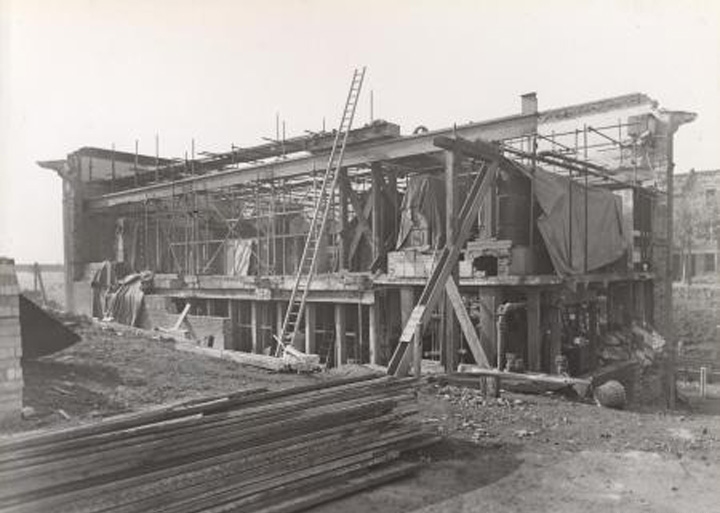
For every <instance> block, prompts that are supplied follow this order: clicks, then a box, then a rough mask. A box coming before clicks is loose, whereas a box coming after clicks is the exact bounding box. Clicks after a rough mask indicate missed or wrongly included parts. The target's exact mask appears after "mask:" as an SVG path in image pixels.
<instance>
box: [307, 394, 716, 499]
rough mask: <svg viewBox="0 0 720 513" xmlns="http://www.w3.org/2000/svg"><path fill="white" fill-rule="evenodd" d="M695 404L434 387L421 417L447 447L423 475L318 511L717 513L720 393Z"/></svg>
mask: <svg viewBox="0 0 720 513" xmlns="http://www.w3.org/2000/svg"><path fill="white" fill-rule="evenodd" d="M692 402H693V410H687V411H683V412H678V413H672V414H668V413H666V412H660V411H654V412H653V411H644V412H635V411H616V410H609V409H603V408H600V407H598V406H595V405H593V404H582V403H578V402H573V401H570V400H566V399H563V398H562V397H557V396H531V395H519V394H509V393H503V394H502V397H501V398H500V399H499V400H496V399H490V400H487V399H485V398H483V397H482V396H480V395H479V394H478V393H477V392H475V391H472V390H467V389H459V388H455V387H441V386H438V385H433V384H428V385H427V386H425V387H424V389H423V390H422V392H421V395H420V403H421V416H422V418H423V422H424V424H425V425H426V426H427V427H428V428H429V429H430V430H433V431H435V432H437V433H439V434H441V435H443V441H442V442H441V443H439V444H438V445H436V446H434V447H432V448H431V449H429V450H425V451H423V452H422V453H420V454H418V455H417V456H416V457H418V458H421V459H422V460H424V461H425V462H426V463H427V464H426V466H425V467H424V468H423V469H422V470H421V471H420V472H419V473H418V474H417V475H416V476H415V477H413V478H409V479H406V480H404V481H398V482H395V483H391V484H388V485H386V486H383V487H381V488H377V489H375V490H371V491H367V492H364V493H361V494H358V495H354V496H352V497H348V498H345V499H343V500H340V501H336V502H334V503H332V504H327V505H325V506H322V507H319V508H316V509H315V510H313V512H314V513H330V512H333V511H352V512H357V513H365V512H367V513H370V512H388V513H401V512H408V511H417V512H418V513H420V512H422V513H439V512H475V511H477V512H480V511H482V512H483V513H487V512H503V513H504V512H508V513H509V512H519V513H523V512H533V513H535V512H538V511H553V512H559V513H565V512H567V513H577V512H584V513H589V512H607V511H619V512H636V511H637V512H675V511H678V512H682V511H693V512H718V511H720V489H718V486H717V483H718V482H720V417H718V416H716V415H717V413H718V411H719V410H718V406H720V395H718V396H716V397H714V398H711V399H707V400H704V401H702V402H701V401H700V400H699V399H693V401H692ZM706 411H707V412H709V413H705V412H706ZM713 412H714V414H713Z"/></svg>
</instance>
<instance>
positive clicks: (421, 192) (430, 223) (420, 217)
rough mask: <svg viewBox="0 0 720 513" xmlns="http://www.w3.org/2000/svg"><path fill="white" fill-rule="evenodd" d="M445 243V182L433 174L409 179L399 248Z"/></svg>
mask: <svg viewBox="0 0 720 513" xmlns="http://www.w3.org/2000/svg"><path fill="white" fill-rule="evenodd" d="M444 243H445V182H444V181H443V180H442V179H439V178H437V177H433V176H431V175H416V176H412V177H410V179H409V180H408V186H407V191H405V196H404V197H403V201H402V206H401V207H400V226H399V228H398V238H397V244H396V246H395V247H396V249H404V248H423V249H426V248H433V249H438V248H440V247H441V246H442V245H443V244H444Z"/></svg>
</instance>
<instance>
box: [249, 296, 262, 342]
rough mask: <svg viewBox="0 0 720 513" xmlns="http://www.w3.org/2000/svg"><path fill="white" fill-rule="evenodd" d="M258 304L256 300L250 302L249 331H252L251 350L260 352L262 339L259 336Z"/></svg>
mask: <svg viewBox="0 0 720 513" xmlns="http://www.w3.org/2000/svg"><path fill="white" fill-rule="evenodd" d="M259 310H260V305H259V302H258V301H251V302H250V326H251V328H250V331H251V332H252V352H253V353H256V354H258V353H261V352H262V349H263V348H262V340H261V337H260V311H259Z"/></svg>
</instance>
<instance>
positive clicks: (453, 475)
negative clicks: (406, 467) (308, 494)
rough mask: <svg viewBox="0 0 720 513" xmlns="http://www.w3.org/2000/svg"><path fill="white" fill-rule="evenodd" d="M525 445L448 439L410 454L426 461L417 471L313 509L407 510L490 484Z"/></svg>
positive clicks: (321, 512)
mask: <svg viewBox="0 0 720 513" xmlns="http://www.w3.org/2000/svg"><path fill="white" fill-rule="evenodd" d="M519 452H520V445H515V444H493V443H490V444H486V445H483V444H475V443H471V442H465V441H460V440H455V439H449V438H446V439H443V440H442V441H441V442H439V443H437V444H435V445H434V446H432V447H430V448H427V449H423V450H421V451H417V452H415V453H413V454H411V455H409V456H408V457H407V458H408V459H414V460H421V461H424V462H426V465H425V466H424V467H423V468H422V469H421V470H420V471H419V472H418V473H417V474H416V475H415V476H414V477H410V478H406V479H401V480H398V481H395V482H392V483H388V484H387V485H383V486H381V487H378V488H374V489H372V490H367V491H365V492H361V493H358V494H355V495H352V496H350V497H346V498H344V499H340V500H337V501H333V502H330V503H328V504H325V505H322V506H318V507H317V508H314V509H313V510H312V512H313V513H331V512H336V511H347V512H352V513H371V512H372V513H376V512H382V513H404V512H408V511H413V510H416V509H418V508H421V507H424V506H428V505H431V504H436V503H439V502H443V501H445V500H447V499H449V498H451V497H453V496H457V495H460V494H463V493H465V492H468V491H471V490H475V489H478V488H482V487H484V486H488V485H490V484H492V483H494V482H496V481H498V480H500V479H502V478H504V477H505V476H507V475H509V474H512V473H513V472H515V471H516V470H517V469H518V468H519V467H520V465H521V464H522V460H521V459H520V458H519V457H518V454H519Z"/></svg>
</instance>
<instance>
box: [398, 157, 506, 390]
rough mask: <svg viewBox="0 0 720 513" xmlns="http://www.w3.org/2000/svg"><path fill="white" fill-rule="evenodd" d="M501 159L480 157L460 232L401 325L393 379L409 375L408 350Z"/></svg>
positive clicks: (443, 283) (417, 340) (462, 211)
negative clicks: (480, 164)
mask: <svg viewBox="0 0 720 513" xmlns="http://www.w3.org/2000/svg"><path fill="white" fill-rule="evenodd" d="M436 144H437V143H436ZM501 158H502V157H501V156H500V154H499V152H497V151H496V152H495V153H494V154H492V153H491V154H490V155H489V157H484V160H483V164H482V167H481V169H480V170H479V171H478V174H477V175H476V176H475V180H474V181H473V184H472V187H471V188H470V191H469V192H468V194H467V196H466V197H465V201H464V203H463V206H462V208H461V209H460V213H459V215H458V226H459V227H460V229H459V230H458V233H457V236H456V237H455V240H451V241H447V243H446V245H445V248H443V250H442V253H441V254H440V258H439V259H438V262H437V264H436V265H435V268H434V269H433V272H432V274H431V275H430V278H429V279H428V281H427V283H426V284H425V288H424V289H423V292H422V294H421V296H420V299H418V302H417V304H416V305H415V308H413V311H412V312H411V314H410V317H409V318H408V321H407V323H406V324H405V328H404V329H403V332H402V335H401V336H400V341H399V343H398V345H397V347H396V348H395V352H394V353H393V355H392V358H390V363H389V364H388V369H387V373H388V374H390V375H393V376H406V375H407V374H408V373H409V370H410V365H411V363H412V355H413V351H412V350H411V349H412V348H413V344H414V350H415V351H420V350H421V344H420V335H421V333H422V329H423V327H424V326H425V323H426V322H427V320H428V319H429V318H430V313H431V312H432V310H433V309H434V308H435V306H436V305H437V303H438V301H439V300H440V298H442V297H443V296H442V293H443V291H444V290H445V287H446V283H447V281H448V278H449V277H450V275H451V274H452V271H453V269H454V267H455V266H456V265H457V262H458V259H459V257H460V251H461V250H462V248H463V246H465V243H466V242H467V239H468V237H469V236H470V231H471V229H472V225H473V222H474V221H475V220H476V219H477V214H478V210H479V209H480V205H481V204H482V200H483V198H484V197H485V196H486V194H487V192H488V190H489V189H490V187H491V185H492V184H493V183H494V181H495V175H496V174H497V170H498V167H499V165H500V159H501Z"/></svg>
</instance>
